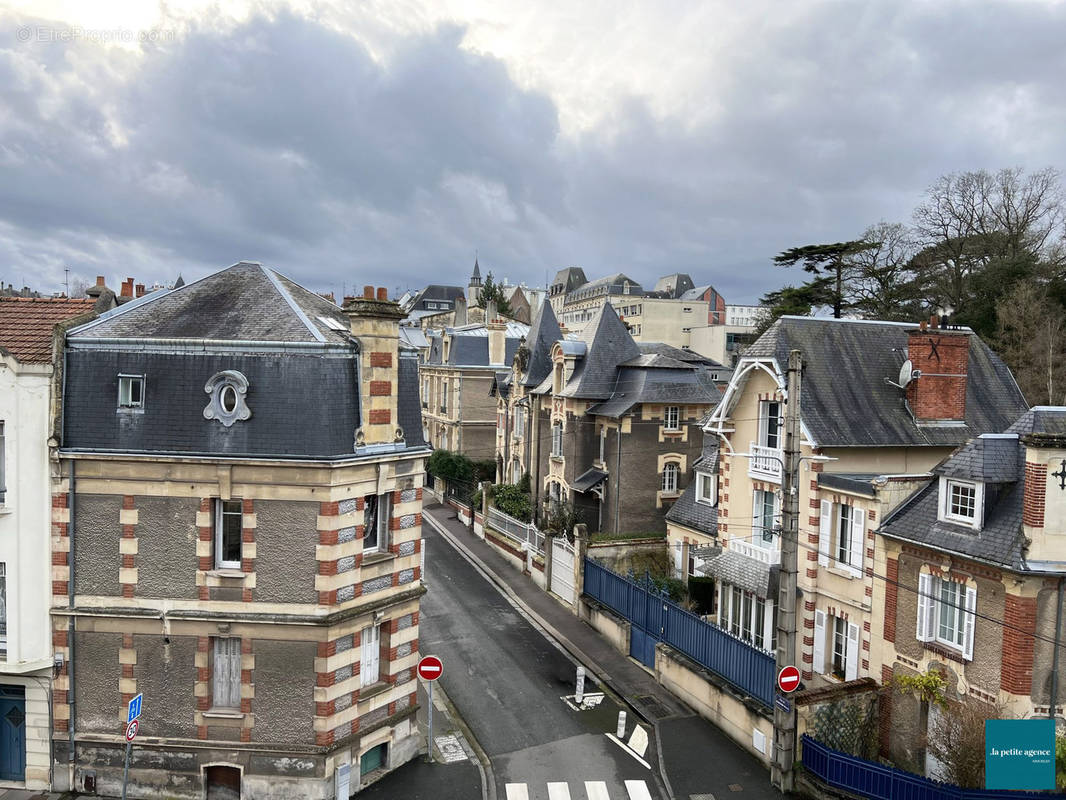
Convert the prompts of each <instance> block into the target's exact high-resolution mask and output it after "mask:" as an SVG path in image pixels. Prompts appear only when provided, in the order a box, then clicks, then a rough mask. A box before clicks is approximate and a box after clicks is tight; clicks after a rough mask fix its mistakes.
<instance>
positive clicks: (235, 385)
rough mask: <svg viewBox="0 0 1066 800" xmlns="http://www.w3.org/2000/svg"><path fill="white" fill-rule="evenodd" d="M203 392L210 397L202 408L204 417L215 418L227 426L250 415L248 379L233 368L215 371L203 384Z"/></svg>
mask: <svg viewBox="0 0 1066 800" xmlns="http://www.w3.org/2000/svg"><path fill="white" fill-rule="evenodd" d="M204 392H206V393H207V395H208V396H209V397H210V398H211V399H210V400H209V401H208V403H207V407H206V408H204V417H205V418H206V419H217V420H218V421H219V422H221V423H222V424H223V425H225V426H226V427H227V428H228V427H229V426H230V425H232V424H233V423H234V422H237V421H240V420H246V419H248V418H249V417H250V416H252V412H251V409H249V408H248V404H247V402H246V401H247V399H248V379H247V378H246V377H244V375H243V374H242V373H240V372H237V370H235V369H227V370H223V371H222V372H216V373H215V374H214V375H212V376H211V377H210V378H208V380H207V383H205V384H204Z"/></svg>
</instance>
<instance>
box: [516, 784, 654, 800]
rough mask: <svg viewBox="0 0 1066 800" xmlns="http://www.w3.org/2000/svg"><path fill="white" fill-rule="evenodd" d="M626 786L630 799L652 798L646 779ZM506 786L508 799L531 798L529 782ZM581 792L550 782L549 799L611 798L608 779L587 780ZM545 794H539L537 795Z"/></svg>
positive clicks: (599, 799)
mask: <svg viewBox="0 0 1066 800" xmlns="http://www.w3.org/2000/svg"><path fill="white" fill-rule="evenodd" d="M625 786H626V797H627V798H628V800H652V796H651V791H650V790H649V789H648V784H647V783H645V782H644V781H626V782H625ZM504 788H505V789H506V790H507V800H529V791H530V790H529V785H528V784H525V783H508V784H505V786H504ZM535 791H536V790H535V789H534V792H535ZM580 792H581V790H580V789H577V790H575V794H570V785H569V784H567V783H564V782H563V781H552V782H550V783H548V800H571V799H573V800H611V795H610V793H609V792H608V791H607V783H606V781H585V797H584V798H582V797H581V795H580ZM543 796H544V795H542V794H538V795H537V797H543Z"/></svg>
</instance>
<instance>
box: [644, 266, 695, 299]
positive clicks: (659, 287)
mask: <svg viewBox="0 0 1066 800" xmlns="http://www.w3.org/2000/svg"><path fill="white" fill-rule="evenodd" d="M692 286H693V284H692V277H691V276H690V275H688V274H687V273H685V272H675V273H674V274H673V275H664V276H663V277H661V278H659V280H657V281H656V282H655V289H654V290H653V291H655V292H656V293H657V294H662V295H663V296H664V297H670V298H678V297H681V296H683V295H684V293H685V292H689V291H692Z"/></svg>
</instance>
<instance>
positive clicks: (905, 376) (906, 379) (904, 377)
mask: <svg viewBox="0 0 1066 800" xmlns="http://www.w3.org/2000/svg"><path fill="white" fill-rule="evenodd" d="M913 372H914V364H912V363H911V360H910V359H909V358H908V359H907V360H906V361H904V362H903V366H902V367H900V368H899V388H901V389H906V388H907V384H908V383H910V382H911V379H912V377H913Z"/></svg>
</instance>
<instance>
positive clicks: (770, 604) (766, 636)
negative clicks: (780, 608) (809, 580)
mask: <svg viewBox="0 0 1066 800" xmlns="http://www.w3.org/2000/svg"><path fill="white" fill-rule="evenodd" d="M775 623H776V621H775V619H774V601H773V600H772V599H770V598H768V597H759V596H758V595H757V594H755V593H754V592H749V591H746V590H744V589H741V588H740V587H739V586H734V585H733V584H730V583H724V582H722V583H719V584H718V627H719V628H721V629H722V630H724V631H728V632H729V633H730V634H732V635H733V636H736V637H737V638H738V639H741V640H743V641H745V642H747V643H748V644H750V645H752V646H753V647H757V648H759V649H760V650H762V651H764V652H767V653H772V652H773V651H774V649H775V648H776V647H777V627H776V624H775Z"/></svg>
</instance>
